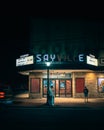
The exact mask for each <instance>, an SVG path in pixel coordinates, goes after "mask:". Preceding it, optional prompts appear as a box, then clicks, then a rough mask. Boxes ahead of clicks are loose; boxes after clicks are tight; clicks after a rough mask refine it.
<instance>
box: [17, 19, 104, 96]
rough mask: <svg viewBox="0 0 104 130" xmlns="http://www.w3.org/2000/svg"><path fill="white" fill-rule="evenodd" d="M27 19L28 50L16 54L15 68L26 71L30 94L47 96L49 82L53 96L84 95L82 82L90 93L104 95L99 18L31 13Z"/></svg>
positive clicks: (101, 31) (100, 24)
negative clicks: (49, 15)
mask: <svg viewBox="0 0 104 130" xmlns="http://www.w3.org/2000/svg"><path fill="white" fill-rule="evenodd" d="M29 23H30V25H29V32H30V33H29V45H30V46H29V54H26V55H22V56H20V57H17V59H16V68H17V71H18V72H19V73H20V74H22V75H28V79H29V80H28V88H29V97H30V98H42V97H46V96H47V85H48V84H49V85H48V86H53V89H54V93H55V97H68V98H70V97H73V98H74V97H83V88H84V86H86V87H88V89H89V97H104V69H103V68H104V38H103V34H104V32H103V30H104V29H103V27H104V25H103V24H102V22H100V21H94V20H80V19H70V18H60V17H58V18H56V17H55V18H53V17H46V18H36V17H31V18H30V22H29ZM47 62H50V66H47V65H46V63H47ZM48 78H49V82H47V81H48Z"/></svg>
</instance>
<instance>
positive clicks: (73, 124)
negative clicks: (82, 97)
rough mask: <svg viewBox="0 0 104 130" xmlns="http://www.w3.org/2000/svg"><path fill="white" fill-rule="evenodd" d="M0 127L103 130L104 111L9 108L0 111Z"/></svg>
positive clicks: (46, 129)
mask: <svg viewBox="0 0 104 130" xmlns="http://www.w3.org/2000/svg"><path fill="white" fill-rule="evenodd" d="M0 115H1V116H0V118H1V121H0V127H3V128H4V129H5V128H9V129H42V130H44V129H45V130H48V129H59V128H60V129H61V128H62V129H63V128H64V129H65V128H68V129H70V128H71V129H76V128H77V129H80V130H81V129H84V128H86V129H93V128H103V117H104V110H95V109H89V108H88V109H85V108H81V109H80V108H74V107H73V108H61V107H60V108H54V107H44V108H42V107H40V108H34V107H10V108H7V109H5V110H2V111H0Z"/></svg>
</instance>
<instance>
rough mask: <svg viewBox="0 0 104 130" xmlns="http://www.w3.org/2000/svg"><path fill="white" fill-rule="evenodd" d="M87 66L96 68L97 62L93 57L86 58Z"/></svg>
mask: <svg viewBox="0 0 104 130" xmlns="http://www.w3.org/2000/svg"><path fill="white" fill-rule="evenodd" d="M87 64H90V65H94V66H98V60H97V59H96V58H95V57H92V56H87Z"/></svg>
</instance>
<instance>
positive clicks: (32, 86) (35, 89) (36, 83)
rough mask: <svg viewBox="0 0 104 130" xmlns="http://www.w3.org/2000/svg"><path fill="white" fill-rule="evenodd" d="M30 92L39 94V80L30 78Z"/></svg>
mask: <svg viewBox="0 0 104 130" xmlns="http://www.w3.org/2000/svg"><path fill="white" fill-rule="evenodd" d="M30 92H32V93H39V92H40V80H39V79H35V78H32V79H31V84H30Z"/></svg>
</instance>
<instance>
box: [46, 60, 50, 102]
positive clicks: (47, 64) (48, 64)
mask: <svg viewBox="0 0 104 130" xmlns="http://www.w3.org/2000/svg"><path fill="white" fill-rule="evenodd" d="M50 65H51V63H50V62H46V66H47V103H46V104H47V105H49V93H48V92H49V87H50V86H49V66H50Z"/></svg>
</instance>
